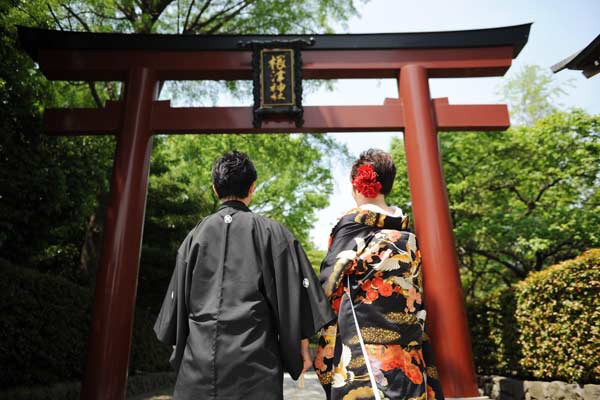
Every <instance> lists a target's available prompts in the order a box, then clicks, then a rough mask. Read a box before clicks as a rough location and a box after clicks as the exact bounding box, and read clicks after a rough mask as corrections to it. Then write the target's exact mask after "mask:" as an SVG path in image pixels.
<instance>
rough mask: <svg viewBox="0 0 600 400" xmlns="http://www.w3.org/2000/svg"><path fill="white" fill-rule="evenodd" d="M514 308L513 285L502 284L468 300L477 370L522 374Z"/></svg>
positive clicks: (510, 374)
mask: <svg viewBox="0 0 600 400" xmlns="http://www.w3.org/2000/svg"><path fill="white" fill-rule="evenodd" d="M515 310H516V298H515V292H514V289H513V288H512V287H502V288H500V289H497V290H495V291H494V292H492V293H490V294H489V295H487V296H486V297H484V298H482V299H477V300H475V301H472V302H470V303H468V304H467V315H468V318H469V327H470V331H471V339H472V342H473V344H472V345H473V358H474V361H475V366H476V370H477V373H479V374H486V375H491V374H493V375H504V376H522V371H521V369H520V365H519V360H520V359H521V346H520V344H519V343H518V340H519V332H518V329H517V321H516V318H515Z"/></svg>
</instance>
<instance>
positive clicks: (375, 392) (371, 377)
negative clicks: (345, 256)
mask: <svg viewBox="0 0 600 400" xmlns="http://www.w3.org/2000/svg"><path fill="white" fill-rule="evenodd" d="M346 278H347V282H348V292H347V293H346V295H347V296H348V299H349V300H350V309H351V310H352V316H353V317H354V326H355V327H356V336H358V341H359V342H360V349H361V351H362V353H363V357H364V358H365V364H366V365H367V371H368V372H369V380H370V381H371V386H372V387H373V396H375V400H381V397H380V396H379V389H378V388H377V382H375V375H373V370H372V369H371V361H370V360H369V356H368V354H367V349H366V347H365V342H364V340H363V337H362V334H361V333H360V326H359V325H358V319H357V318H356V312H354V304H352V296H350V276H348V275H346Z"/></svg>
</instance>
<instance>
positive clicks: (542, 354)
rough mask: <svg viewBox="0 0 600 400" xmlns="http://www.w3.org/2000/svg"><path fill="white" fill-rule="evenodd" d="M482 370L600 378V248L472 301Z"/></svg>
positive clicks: (546, 377) (588, 380)
mask: <svg viewBox="0 0 600 400" xmlns="http://www.w3.org/2000/svg"><path fill="white" fill-rule="evenodd" d="M467 313H468V316H469V326H470V331H471V340H472V343H473V353H474V358H475V365H476V369H477V372H478V373H479V374H485V375H492V374H497V375H504V376H512V377H514V376H518V377H520V378H524V379H527V378H534V379H541V380H562V381H567V382H578V383H580V384H584V383H597V382H599V381H600V363H599V360H600V249H594V250H589V251H587V252H585V253H584V254H583V255H581V256H579V257H577V258H575V259H573V260H568V261H564V262H562V263H560V264H557V265H554V266H551V267H548V268H547V269H545V270H543V271H540V272H536V273H532V274H530V275H529V276H528V277H527V278H526V279H525V280H523V281H522V282H519V283H518V284H516V285H514V286H512V287H510V288H503V289H499V290H497V291H495V292H492V293H491V294H489V295H488V296H486V297H484V298H482V299H478V300H476V301H473V302H470V303H469V304H468V305H467Z"/></svg>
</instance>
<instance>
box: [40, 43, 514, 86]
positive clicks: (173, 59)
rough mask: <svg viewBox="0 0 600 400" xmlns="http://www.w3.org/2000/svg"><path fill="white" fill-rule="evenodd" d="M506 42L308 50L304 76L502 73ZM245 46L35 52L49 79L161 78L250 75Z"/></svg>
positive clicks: (508, 56) (509, 52)
mask: <svg viewBox="0 0 600 400" xmlns="http://www.w3.org/2000/svg"><path fill="white" fill-rule="evenodd" d="M512 52H513V49H512V47H510V46H505V47H489V48H464V49H404V50H333V51H332V50H327V51H326V50H313V51H310V50H306V51H303V52H302V60H303V68H302V76H303V78H304V79H343V78H394V79H395V78H396V77H397V75H398V70H399V69H400V68H401V67H402V66H404V65H408V64H415V63H416V64H419V65H422V66H424V67H426V68H427V69H428V70H429V71H430V76H431V77H437V78H456V77H466V76H498V75H503V74H504V73H505V72H506V71H507V70H508V68H509V67H510V65H511V62H512ZM250 61H251V53H250V52H247V51H235V52H232V51H198V52H189V51H188V52H177V51H171V52H165V51H163V52H154V51H73V50H48V49H42V50H40V52H39V66H40V69H41V70H42V71H43V72H44V74H45V75H46V76H47V77H48V78H49V79H53V80H61V79H62V80H95V81H98V80H124V79H125V78H126V76H127V73H128V71H129V69H130V68H132V67H147V68H151V69H153V70H155V71H156V73H157V76H158V79H160V80H204V79H209V80H239V79H246V80H250V79H252V66H251V62H250Z"/></svg>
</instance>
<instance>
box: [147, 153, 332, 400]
mask: <svg viewBox="0 0 600 400" xmlns="http://www.w3.org/2000/svg"><path fill="white" fill-rule="evenodd" d="M212 178H213V189H214V190H215V193H216V194H217V195H218V196H219V199H220V200H221V206H220V207H219V209H218V211H217V212H215V213H214V214H212V215H209V216H207V217H206V218H204V219H203V220H202V221H201V222H200V223H199V224H198V225H197V226H196V227H195V228H194V229H192V231H191V232H190V233H189V234H188V235H187V237H186V238H185V240H184V241H183V243H182V244H181V247H180V248H179V251H178V252H177V262H176V265H175V270H174V271H173V276H172V278H171V282H170V284H169V288H168V290H167V294H166V296H165V299H164V302H163V305H162V308H161V310H160V314H159V315H158V318H157V320H156V324H155V325H154V330H155V332H156V335H157V337H158V338H159V340H161V341H162V342H164V343H168V344H170V345H173V346H174V350H173V354H172V356H171V360H170V361H171V365H172V366H173V368H174V369H175V371H176V372H177V382H176V384H175V392H174V395H173V398H174V400H198V399H203V400H204V399H219V400H238V399H246V400H282V399H283V371H284V370H285V371H287V372H289V374H290V375H291V376H292V378H293V379H297V378H298V377H299V375H300V374H301V373H302V372H303V371H305V370H306V369H308V368H309V367H310V365H311V360H310V356H309V353H308V338H309V337H311V336H312V335H313V334H314V333H315V332H317V331H318V330H319V329H320V328H321V327H323V326H324V325H325V324H327V323H329V322H330V321H331V320H332V319H334V318H335V315H334V314H333V312H332V310H331V306H330V305H329V303H328V302H327V299H326V298H325V296H324V294H323V291H322V289H321V287H320V285H319V281H318V279H317V277H316V276H315V273H314V272H313V269H312V267H311V265H310V262H309V261H308V258H307V257H306V254H305V253H304V251H303V250H302V247H301V246H300V244H299V243H298V241H297V240H296V239H295V238H294V236H293V235H292V234H291V233H290V232H289V231H288V230H287V229H286V228H285V227H284V226H282V225H281V224H279V223H277V222H275V221H273V220H270V219H268V218H265V217H262V216H260V215H257V214H254V213H253V212H252V211H250V209H249V208H248V204H249V203H250V200H251V199H252V194H253V191H254V187H255V184H256V170H255V169H254V166H253V165H252V162H251V161H250V160H249V159H248V158H247V156H246V155H244V154H241V153H237V152H233V153H229V154H226V155H224V156H223V157H221V158H220V159H219V160H217V162H216V163H215V166H214V168H213V172H212Z"/></svg>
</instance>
